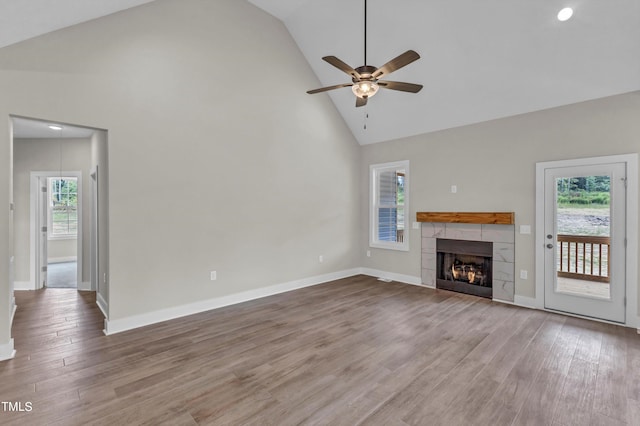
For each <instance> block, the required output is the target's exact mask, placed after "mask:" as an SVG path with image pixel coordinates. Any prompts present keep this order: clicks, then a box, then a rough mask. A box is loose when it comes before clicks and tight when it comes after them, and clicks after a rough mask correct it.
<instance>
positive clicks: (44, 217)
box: [36, 177, 49, 288]
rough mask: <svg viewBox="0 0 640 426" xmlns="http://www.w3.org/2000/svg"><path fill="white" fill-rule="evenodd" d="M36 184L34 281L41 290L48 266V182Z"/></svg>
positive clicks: (42, 181)
mask: <svg viewBox="0 0 640 426" xmlns="http://www.w3.org/2000/svg"><path fill="white" fill-rule="evenodd" d="M38 183H39V186H40V193H39V199H38V209H37V210H38V212H37V214H38V225H39V227H38V229H39V235H38V262H37V265H38V266H37V272H38V280H37V281H36V283H37V284H36V288H43V287H46V286H47V264H48V253H47V244H48V242H49V239H48V237H49V235H48V229H47V224H48V214H47V212H48V203H49V197H48V192H47V190H48V182H47V178H46V177H41V178H40V179H38Z"/></svg>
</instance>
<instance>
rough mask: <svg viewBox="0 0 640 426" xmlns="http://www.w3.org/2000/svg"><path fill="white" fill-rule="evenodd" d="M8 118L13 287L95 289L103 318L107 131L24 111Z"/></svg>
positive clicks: (105, 271)
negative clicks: (11, 160) (11, 151)
mask: <svg viewBox="0 0 640 426" xmlns="http://www.w3.org/2000/svg"><path fill="white" fill-rule="evenodd" d="M11 120H12V124H13V125H12V128H13V135H12V140H13V148H14V156H13V158H14V167H13V171H14V173H13V188H14V191H13V193H14V197H13V198H14V214H13V223H14V235H13V236H14V253H15V256H14V258H15V259H14V274H13V275H14V276H15V279H14V287H13V288H14V289H15V290H40V289H45V288H47V289H48V288H51V289H60V288H65V289H74V290H78V291H91V292H95V296H94V297H93V300H94V301H95V302H94V303H96V304H97V305H98V306H99V308H100V310H101V311H102V312H103V314H104V316H105V317H106V318H108V281H107V276H108V274H107V271H108V245H107V244H108V233H107V227H108V187H107V182H108V176H107V170H108V151H107V132H106V130H101V129H95V128H89V127H84V126H78V125H71V124H65V123H59V122H52V121H48V120H40V119H33V118H26V117H16V116H12V117H11ZM98 167H99V168H100V173H101V176H100V177H101V179H100V181H98V174H97V171H98ZM98 192H99V194H98ZM99 277H104V279H102V280H99V279H98V278H99ZM54 291H56V290H54Z"/></svg>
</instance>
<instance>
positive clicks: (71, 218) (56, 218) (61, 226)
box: [48, 177, 78, 239]
mask: <svg viewBox="0 0 640 426" xmlns="http://www.w3.org/2000/svg"><path fill="white" fill-rule="evenodd" d="M48 181H49V212H48V215H49V238H52V239H55V238H77V236H78V178H75V177H55V178H48Z"/></svg>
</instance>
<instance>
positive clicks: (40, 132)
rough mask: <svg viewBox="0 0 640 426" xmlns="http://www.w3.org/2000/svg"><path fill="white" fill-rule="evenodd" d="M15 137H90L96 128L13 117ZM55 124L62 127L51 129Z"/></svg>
mask: <svg viewBox="0 0 640 426" xmlns="http://www.w3.org/2000/svg"><path fill="white" fill-rule="evenodd" d="M12 121H13V137H14V139H55V138H64V139H72V138H73V139H75V138H90V137H91V136H92V135H93V133H94V131H95V129H90V128H88V127H79V126H72V125H70V124H61V123H57V122H54V121H43V120H36V119H31V118H23V117H12ZM51 125H55V126H58V127H62V129H59V130H56V129H51V128H50V127H49V126H51Z"/></svg>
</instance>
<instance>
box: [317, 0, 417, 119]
mask: <svg viewBox="0 0 640 426" xmlns="http://www.w3.org/2000/svg"><path fill="white" fill-rule="evenodd" d="M418 59H420V55H418V53H417V52H415V51H413V50H407V51H406V52H404V53H403V54H401V55H399V56H397V57H395V58H393V59H392V60H390V61H389V62H387V63H386V64H384V65H383V66H381V67H380V68H377V67H374V66H371V65H366V64H367V0H364V63H365V65H362V66H361V67H358V68H355V69H354V68H352V67H351V66H349V65H347V64H346V63H345V62H343V61H341V60H340V59H338V58H336V57H335V56H325V57H323V58H322V60H324V61H325V62H328V63H329V64H331V65H333V66H334V67H336V68H338V69H339V70H340V71H342V72H344V73H346V74H348V75H349V76H351V83H345V84H337V85H335V86H327V87H321V88H320V89H314V90H309V91H307V93H309V94H310V95H312V94H315V93H321V92H327V91H329V90H334V89H340V88H343V87H351V91H352V92H353V94H354V95H356V107H361V106H364V105H366V104H367V100H368V99H369V98H370V97H372V96H374V95H375V94H376V93H378V89H379V88H384V89H390V90H398V91H401V92H409V93H418V92H419V91H420V90H422V85H421V84H414V83H403V82H398V81H386V80H380V78H382V77H383V76H387V75H389V74H391V73H392V72H394V71H396V70H399V69H400V68H402V67H404V66H407V65H409V64H410V63H412V62H414V61H417V60H418Z"/></svg>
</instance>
